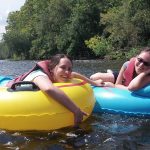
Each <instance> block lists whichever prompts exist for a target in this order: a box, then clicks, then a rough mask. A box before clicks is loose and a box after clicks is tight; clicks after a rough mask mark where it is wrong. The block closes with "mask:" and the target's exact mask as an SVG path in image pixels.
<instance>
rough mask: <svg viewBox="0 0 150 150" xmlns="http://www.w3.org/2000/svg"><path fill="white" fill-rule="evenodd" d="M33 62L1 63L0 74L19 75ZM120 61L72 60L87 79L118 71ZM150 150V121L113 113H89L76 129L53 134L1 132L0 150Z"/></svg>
mask: <svg viewBox="0 0 150 150" xmlns="http://www.w3.org/2000/svg"><path fill="white" fill-rule="evenodd" d="M34 63H35V62H34V61H7V60H0V75H11V76H13V77H15V76H17V75H20V74H22V73H24V72H25V71H27V70H28V69H30V68H31V67H32V66H33V65H34ZM122 63H123V62H121V61H118V62H117V61H100V60H93V61H92V60H85V61H75V62H74V71H77V72H80V73H82V74H84V75H86V76H90V75H91V74H93V73H94V72H97V71H101V72H105V71H106V69H108V68H109V69H113V70H115V71H118V69H119V68H120V67H121V65H122ZM9 149H14V150H74V149H78V150H91V149H92V150H149V149H150V119H148V118H137V117H129V116H126V115H116V114H107V113H103V114H92V115H91V116H90V117H89V119H87V120H86V121H85V122H83V123H82V124H81V125H80V126H79V128H71V127H70V128H66V129H61V130H56V131H52V132H37V131H32V132H31V131H28V132H27V131H26V132H21V131H20V132H10V131H5V130H0V150H9Z"/></svg>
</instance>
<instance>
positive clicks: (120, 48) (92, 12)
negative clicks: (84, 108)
mask: <svg viewBox="0 0 150 150" xmlns="http://www.w3.org/2000/svg"><path fill="white" fill-rule="evenodd" d="M149 8H150V3H149V0H126V1H124V0H102V1H95V0H69V1H68V0H42V1H41V0H26V2H25V4H24V6H23V7H22V8H21V10H20V11H15V12H11V13H10V14H9V16H8V19H7V22H8V25H7V26H6V33H5V34H4V36H3V41H4V43H5V46H6V47H7V48H8V52H7V53H8V55H7V54H6V55H5V56H6V58H7V57H11V58H15V59H16V58H20V59H45V58H49V56H50V55H53V54H55V53H66V54H69V55H71V56H73V57H74V58H76V59H80V58H82V57H86V58H90V57H92V56H94V57H97V56H98V57H101V58H104V57H105V55H110V56H111V55H112V56H111V57H114V58H116V57H119V58H121V57H124V55H127V53H129V55H130V54H132V53H134V52H135V51H134V50H131V49H134V48H136V47H142V46H148V45H149V44H150V40H149V37H150V9H149ZM7 48H6V49H7ZM130 50H131V51H130ZM132 51H133V52H132ZM3 56H4V55H3Z"/></svg>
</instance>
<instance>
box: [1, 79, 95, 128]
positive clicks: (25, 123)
mask: <svg viewBox="0 0 150 150" xmlns="http://www.w3.org/2000/svg"><path fill="white" fill-rule="evenodd" d="M54 85H55V86H57V87H59V88H60V89H61V90H62V91H64V93H66V95H67V96H68V97H69V98H70V99H71V100H72V101H73V102H74V103H75V104H76V105H77V106H78V107H80V109H82V110H83V111H85V112H87V113H88V114H91V112H92V110H93V107H94V104H95V99H94V95H93V90H92V88H91V87H90V85H89V84H88V83H85V82H84V81H82V80H78V79H73V80H72V81H71V82H69V83H54ZM87 118H88V116H85V117H84V119H83V120H85V119H87ZM73 124H74V115H73V113H72V112H70V111H69V110H68V109H66V108H65V107H64V106H63V105H61V104H60V103H59V102H57V101H56V100H54V99H52V98H51V97H49V96H48V95H47V94H46V93H44V92H42V91H41V90H37V91H10V90H9V89H8V88H6V87H1V88H0V128H1V129H6V130H24V131H25V130H54V129H60V128H63V127H67V126H72V125H73Z"/></svg>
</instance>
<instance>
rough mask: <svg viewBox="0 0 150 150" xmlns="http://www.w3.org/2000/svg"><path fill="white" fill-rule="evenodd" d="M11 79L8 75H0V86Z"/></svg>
mask: <svg viewBox="0 0 150 150" xmlns="http://www.w3.org/2000/svg"><path fill="white" fill-rule="evenodd" d="M12 79H13V78H12V77H10V76H0V86H5V85H6V84H7V83H8V82H9V81H10V80H12Z"/></svg>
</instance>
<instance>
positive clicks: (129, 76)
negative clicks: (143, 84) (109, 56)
mask: <svg viewBox="0 0 150 150" xmlns="http://www.w3.org/2000/svg"><path fill="white" fill-rule="evenodd" d="M134 71H135V58H131V59H130V62H129V64H128V66H127V68H126V70H125V71H124V73H123V76H124V79H125V81H124V85H125V86H128V85H129V83H130V82H131V81H132V80H133V78H134Z"/></svg>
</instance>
